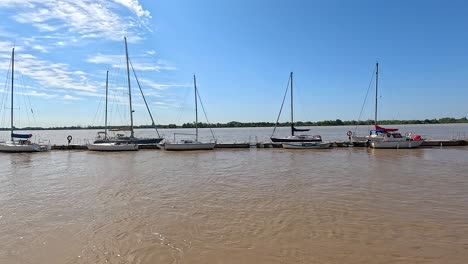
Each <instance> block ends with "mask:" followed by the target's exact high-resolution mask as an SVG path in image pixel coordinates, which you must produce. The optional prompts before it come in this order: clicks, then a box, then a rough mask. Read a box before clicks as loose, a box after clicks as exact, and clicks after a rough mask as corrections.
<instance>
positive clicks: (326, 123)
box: [0, 117, 468, 130]
mask: <svg viewBox="0 0 468 264" xmlns="http://www.w3.org/2000/svg"><path fill="white" fill-rule="evenodd" d="M456 123H468V119H467V118H466V117H462V118H453V117H444V118H439V119H436V118H434V119H424V120H379V124H380V125H388V124H392V125H393V124H396V125H398V124H404V125H409V124H456ZM373 124H374V120H370V119H369V120H363V121H356V120H351V121H342V120H340V119H336V120H324V121H318V122H311V121H307V122H302V121H297V122H295V123H294V125H295V126H298V127H299V126H351V125H353V126H354V125H373ZM290 125H291V123H290V122H283V123H278V126H280V127H287V126H290ZM274 126H275V123H274V122H237V121H231V122H228V123H214V124H208V123H198V127H199V128H207V127H215V128H216V127H220V128H221V127H274ZM157 127H158V128H194V127H195V123H184V124H182V125H176V124H168V125H157ZM108 128H109V129H123V128H127V129H128V127H122V126H110V127H108ZM134 128H153V126H152V125H141V126H135V127H134ZM15 129H16V130H73V129H104V127H103V126H63V127H49V128H43V127H23V128H15ZM0 130H10V128H0Z"/></svg>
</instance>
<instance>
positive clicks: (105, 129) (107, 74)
mask: <svg viewBox="0 0 468 264" xmlns="http://www.w3.org/2000/svg"><path fill="white" fill-rule="evenodd" d="M108 84H109V71H107V73H106V118H105V121H104V138H105V139H107V95H108V87H109V86H108Z"/></svg>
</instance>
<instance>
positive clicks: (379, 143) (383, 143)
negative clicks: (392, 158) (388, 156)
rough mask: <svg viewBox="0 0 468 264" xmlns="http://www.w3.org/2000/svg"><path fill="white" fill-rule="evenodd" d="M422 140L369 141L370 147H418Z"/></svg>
mask: <svg viewBox="0 0 468 264" xmlns="http://www.w3.org/2000/svg"><path fill="white" fill-rule="evenodd" d="M423 142H424V141H423V140H418V141H415V140H406V141H370V147H371V148H376V149H410V148H418V147H419V146H421V144H422V143H423Z"/></svg>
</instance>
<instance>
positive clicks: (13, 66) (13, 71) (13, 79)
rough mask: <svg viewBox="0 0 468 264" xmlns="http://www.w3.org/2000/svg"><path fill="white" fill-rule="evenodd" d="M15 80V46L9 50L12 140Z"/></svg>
mask: <svg viewBox="0 0 468 264" xmlns="http://www.w3.org/2000/svg"><path fill="white" fill-rule="evenodd" d="M14 81H15V48H13V49H12V50H11V141H13V83H14Z"/></svg>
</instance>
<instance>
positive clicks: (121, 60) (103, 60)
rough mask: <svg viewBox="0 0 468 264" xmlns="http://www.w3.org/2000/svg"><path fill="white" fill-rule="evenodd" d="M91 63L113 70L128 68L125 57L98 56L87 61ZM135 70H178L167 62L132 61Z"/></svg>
mask: <svg viewBox="0 0 468 264" xmlns="http://www.w3.org/2000/svg"><path fill="white" fill-rule="evenodd" d="M86 61H87V62H90V63H95V64H109V65H111V66H112V67H113V68H119V69H121V68H126V67H127V65H126V63H125V57H124V56H123V55H104V54H98V55H95V56H92V57H88V59H87V60H86ZM130 62H131V64H132V66H133V69H135V71H161V70H176V69H177V68H176V67H175V66H171V65H169V64H168V63H166V62H165V61H162V60H157V61H156V62H151V61H132V60H130Z"/></svg>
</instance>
